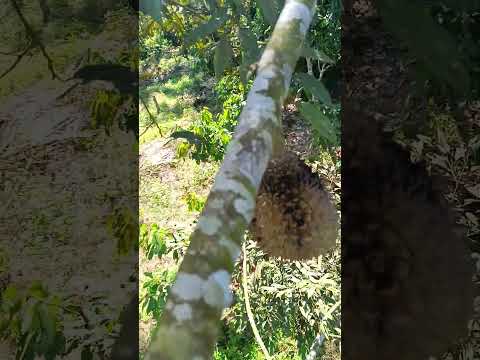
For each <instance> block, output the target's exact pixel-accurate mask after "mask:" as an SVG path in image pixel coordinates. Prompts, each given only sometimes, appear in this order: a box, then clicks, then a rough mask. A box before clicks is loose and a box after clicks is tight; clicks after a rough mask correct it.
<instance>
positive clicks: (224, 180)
mask: <svg viewBox="0 0 480 360" xmlns="http://www.w3.org/2000/svg"><path fill="white" fill-rule="evenodd" d="M212 190H213V191H231V192H233V193H235V194H239V195H240V196H241V197H244V198H246V197H248V196H251V195H250V192H249V191H248V189H247V188H246V187H245V186H244V185H243V184H242V183H241V182H239V181H237V180H233V179H231V178H229V177H228V176H227V175H226V174H225V173H220V174H219V175H218V176H217V178H216V179H215V185H214V189H212Z"/></svg>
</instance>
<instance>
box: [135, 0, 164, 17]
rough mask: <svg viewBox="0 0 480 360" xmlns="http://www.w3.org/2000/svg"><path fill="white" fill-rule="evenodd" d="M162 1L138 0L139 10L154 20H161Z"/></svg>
mask: <svg viewBox="0 0 480 360" xmlns="http://www.w3.org/2000/svg"><path fill="white" fill-rule="evenodd" d="M163 5H164V2H163V1H158V0H140V2H139V10H140V11H141V12H142V13H144V14H145V15H149V16H151V17H152V18H153V19H154V20H157V21H160V20H162V6H163Z"/></svg>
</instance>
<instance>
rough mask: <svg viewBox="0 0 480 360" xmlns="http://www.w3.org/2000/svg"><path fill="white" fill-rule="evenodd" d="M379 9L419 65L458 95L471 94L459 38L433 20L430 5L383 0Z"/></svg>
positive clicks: (379, 3)
mask: <svg viewBox="0 0 480 360" xmlns="http://www.w3.org/2000/svg"><path fill="white" fill-rule="evenodd" d="M378 11H379V12H380V15H381V16H382V17H383V22H384V23H385V26H386V27H387V28H388V30H390V31H391V32H392V34H393V35H394V36H395V37H397V38H398V39H399V40H401V41H403V42H405V43H406V44H407V46H408V49H409V51H410V52H411V53H412V54H413V55H414V56H415V57H416V58H417V61H418V63H419V64H418V65H420V66H421V67H422V68H423V69H424V70H426V71H428V73H429V74H430V75H431V77H432V78H433V79H435V80H437V81H439V82H440V83H443V84H448V85H449V86H450V87H451V89H453V90H454V91H455V93H457V94H458V95H465V94H468V90H469V88H470V80H471V79H470V74H469V71H468V69H467V67H466V65H465V59H464V57H463V55H462V54H461V53H460V51H459V47H458V43H457V40H456V39H455V38H454V37H453V36H452V35H451V34H450V33H449V32H448V30H446V29H445V28H443V27H442V26H441V25H439V24H438V23H437V22H436V21H435V20H434V18H433V17H432V15H431V12H430V9H429V8H428V7H425V6H423V5H422V4H421V3H417V2H411V1H404V2H399V1H396V0H381V1H378ZM419 85H421V84H419Z"/></svg>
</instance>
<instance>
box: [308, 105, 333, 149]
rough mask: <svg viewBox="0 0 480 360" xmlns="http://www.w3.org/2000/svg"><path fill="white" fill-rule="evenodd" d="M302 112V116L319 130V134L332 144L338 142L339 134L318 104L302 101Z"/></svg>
mask: <svg viewBox="0 0 480 360" xmlns="http://www.w3.org/2000/svg"><path fill="white" fill-rule="evenodd" d="M300 113H301V114H302V116H303V117H304V118H305V119H306V120H307V121H309V122H310V124H311V125H312V127H313V129H315V130H316V131H317V132H318V135H319V136H320V137H321V138H323V139H325V140H326V141H328V142H329V143H331V144H334V143H336V142H337V136H336V134H335V129H334V128H333V126H332V123H331V122H330V120H329V119H328V117H327V116H325V115H324V114H323V113H322V111H321V110H320V108H319V107H318V106H317V105H314V104H311V103H305V102H304V103H301V104H300Z"/></svg>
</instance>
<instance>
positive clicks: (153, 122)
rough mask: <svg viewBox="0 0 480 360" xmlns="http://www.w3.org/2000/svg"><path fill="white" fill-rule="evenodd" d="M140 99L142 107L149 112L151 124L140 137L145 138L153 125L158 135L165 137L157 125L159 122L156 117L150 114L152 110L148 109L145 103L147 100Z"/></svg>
mask: <svg viewBox="0 0 480 360" xmlns="http://www.w3.org/2000/svg"><path fill="white" fill-rule="evenodd" d="M139 97H140V101H141V102H142V105H143V106H144V107H145V110H147V114H148V116H149V117H150V124H148V126H147V127H146V129H145V130H144V131H143V132H142V133H141V134H140V136H143V135H144V134H145V133H146V132H147V130H148V129H150V127H151V126H152V125H155V126H156V127H157V129H158V133H159V134H160V136H163V134H162V130H161V129H160V126H158V123H157V120H156V119H155V118H154V116H153V115H152V113H151V112H150V109H149V108H148V106H147V104H146V103H145V100H143V98H142V97H141V96H139Z"/></svg>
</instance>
